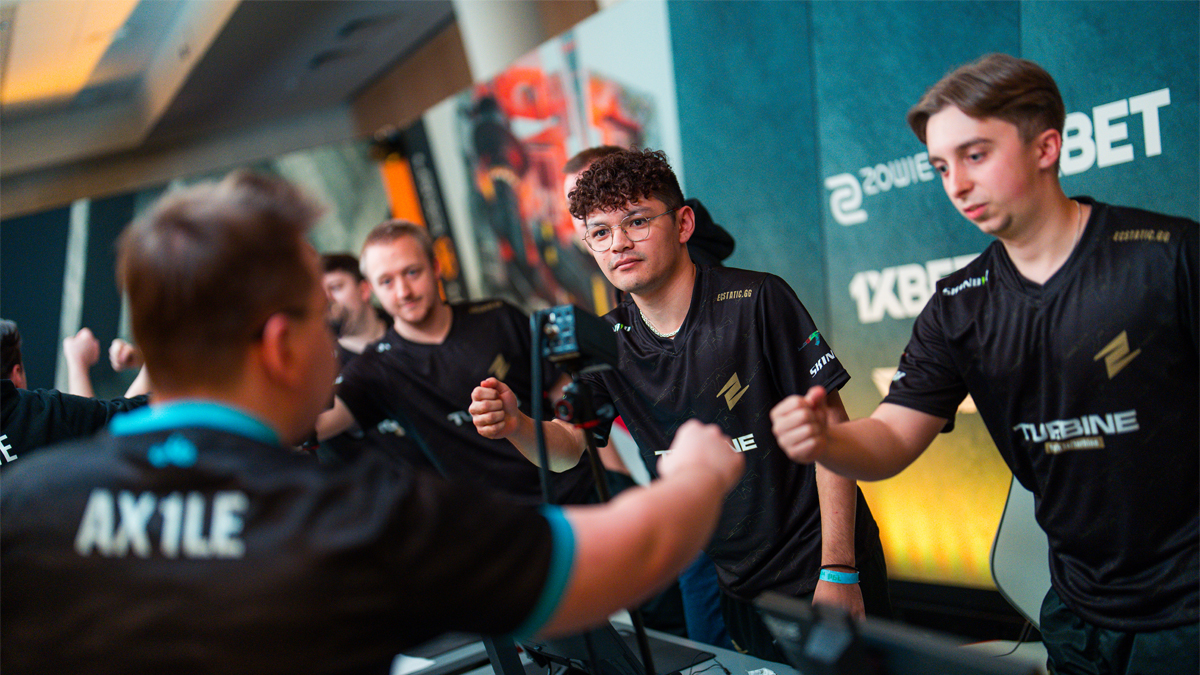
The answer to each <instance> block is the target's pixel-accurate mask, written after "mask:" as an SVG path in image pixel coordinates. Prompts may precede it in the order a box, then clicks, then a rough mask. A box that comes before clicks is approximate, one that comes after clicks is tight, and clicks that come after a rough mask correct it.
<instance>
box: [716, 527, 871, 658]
mask: <svg viewBox="0 0 1200 675" xmlns="http://www.w3.org/2000/svg"><path fill="white" fill-rule="evenodd" d="M855 558H856V560H857V563H858V574H859V587H860V588H861V590H862V596H863V607H864V609H866V612H867V615H868V616H873V617H876V618H880V619H891V618H892V600H891V596H890V595H889V594H888V585H887V562H886V561H885V560H884V557H883V545H882V544H880V542H879V537H878V536H875V537H873V538H872V539H871V541H870V542H869V543H868V545H867V546H866V547H862V546H861V545H860V547H859V550H858V551H857V552H856V555H855ZM799 597H800V599H801V600H805V601H807V602H812V598H813V594H812V593H807V594H805V595H802V596H799ZM721 611H722V612H723V613H724V615H725V626H726V628H728V629H729V637H730V638H732V639H733V643H734V646H735V648H737V650H738V651H740V652H743V653H746V654H750V655H751V656H755V657H758V658H760V659H766V660H768V661H775V662H777V663H787V658H786V657H785V656H784V654H783V651H781V650H780V649H779V647H778V646H777V645H776V644H775V639H774V638H773V637H772V636H771V632H770V631H769V630H767V625H766V624H765V623H763V620H762V616H761V615H760V614H759V613H758V610H757V609H755V608H754V605H753V604H752V603H749V602H746V601H744V600H741V599H738V598H735V597H733V596H731V595H729V594H728V593H722V594H721Z"/></svg>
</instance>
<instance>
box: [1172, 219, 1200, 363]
mask: <svg viewBox="0 0 1200 675" xmlns="http://www.w3.org/2000/svg"><path fill="white" fill-rule="evenodd" d="M1198 259H1200V227H1198V226H1197V224H1196V223H1195V222H1192V223H1191V224H1190V226H1188V227H1185V228H1184V232H1183V242H1182V245H1181V246H1180V247H1179V262H1178V263H1177V265H1176V274H1175V279H1176V285H1177V291H1176V292H1177V293H1178V294H1179V301H1180V317H1179V318H1180V323H1181V325H1183V327H1184V329H1185V330H1187V331H1188V333H1189V337H1190V338H1191V340H1192V347H1193V348H1194V349H1195V350H1196V351H1197V352H1198V353H1200V326H1198V325H1197V323H1198V315H1200V288H1198V284H1197V278H1198V276H1200V269H1198V268H1200V262H1198Z"/></svg>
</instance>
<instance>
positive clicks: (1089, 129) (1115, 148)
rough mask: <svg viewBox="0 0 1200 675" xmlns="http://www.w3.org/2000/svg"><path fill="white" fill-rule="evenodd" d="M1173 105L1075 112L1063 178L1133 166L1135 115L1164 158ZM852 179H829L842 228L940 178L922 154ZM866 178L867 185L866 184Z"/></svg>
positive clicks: (1146, 142) (1157, 100)
mask: <svg viewBox="0 0 1200 675" xmlns="http://www.w3.org/2000/svg"><path fill="white" fill-rule="evenodd" d="M1170 104H1171V90H1170V89H1169V88H1164V89H1158V90H1156V91H1152V92H1149V93H1145V94H1139V95H1137V96H1131V97H1129V98H1127V99H1126V98H1123V99H1120V100H1117V101H1113V102H1112V103H1105V104H1103V105H1098V106H1096V107H1094V108H1092V114H1091V115H1090V116H1089V115H1088V114H1087V113H1082V112H1073V113H1070V114H1069V115H1067V119H1066V124H1065V126H1064V129H1063V147H1062V157H1061V159H1060V160H1059V169H1060V171H1061V172H1062V174H1063V175H1067V176H1071V175H1074V174H1078V173H1083V172H1084V171H1087V170H1088V169H1091V168H1092V167H1093V166H1096V167H1101V168H1103V167H1108V166H1114V165H1117V164H1124V163H1126V162H1132V161H1133V159H1134V156H1135V154H1134V146H1133V144H1132V143H1131V142H1123V141H1130V140H1131V139H1130V138H1129V125H1128V124H1127V123H1126V122H1124V121H1122V120H1124V119H1125V118H1126V117H1129V116H1130V115H1141V118H1142V148H1143V152H1144V153H1145V156H1146V157H1155V156H1158V155H1161V154H1162V152H1163V149H1162V133H1161V131H1160V127H1159V120H1158V111H1159V109H1160V108H1165V107H1167V106H1168V105H1170ZM857 174H858V176H855V174H852V173H839V174H837V175H835V176H829V177H828V178H826V179H825V189H826V190H829V212H830V214H831V215H832V216H833V219H834V221H836V222H837V223H838V224H839V225H846V226H850V225H859V224H861V223H865V222H867V211H866V209H865V208H863V198H864V196H865V197H873V196H875V195H877V194H880V193H883V192H889V191H890V190H892V189H893V188H905V187H908V186H910V185H916V184H917V183H925V182H929V181H932V180H933V179H934V178H936V177H937V173H936V172H935V171H934V170H933V167H931V166H930V165H929V154H928V153H925V152H919V153H917V154H915V155H912V156H909V157H901V158H900V159H893V160H889V161H886V162H880V163H878V164H874V165H872V166H864V167H863V168H861V169H859V170H858V171H857ZM860 178H861V181H860Z"/></svg>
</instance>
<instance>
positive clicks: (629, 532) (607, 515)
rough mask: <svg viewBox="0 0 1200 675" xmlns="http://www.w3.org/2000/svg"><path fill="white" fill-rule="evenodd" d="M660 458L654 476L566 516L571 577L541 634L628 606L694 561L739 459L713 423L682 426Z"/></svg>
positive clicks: (561, 631) (576, 627) (571, 629)
mask: <svg viewBox="0 0 1200 675" xmlns="http://www.w3.org/2000/svg"><path fill="white" fill-rule="evenodd" d="M671 450H672V452H670V453H667V454H665V455H663V457H662V459H661V460H660V461H659V465H658V469H659V471H658V472H659V476H660V479H659V480H657V481H655V482H654V483H652V484H651V485H650V486H649V487H646V488H634V489H630V490H626V491H624V492H622V493H621V494H620V495H618V496H617V497H616V498H615V499H613V501H611V502H609V503H607V504H604V505H601V506H592V507H573V508H569V509H567V511H566V515H567V519H568V520H569V521H570V523H571V527H572V529H573V530H574V531H575V540H576V549H575V561H574V566H573V568H572V573H571V579H570V581H569V582H568V583H567V587H566V590H565V592H564V594H563V597H562V599H561V600H560V602H559V605H558V607H557V609H556V610H555V612H554V614H553V615H552V616H551V618H550V620H549V621H548V622H547V623H546V624H545V625H544V626H543V627H542V629H541V631H540V634H541V635H542V636H544V637H554V636H558V635H568V634H571V633H576V632H578V631H580V630H582V629H584V628H588V627H590V626H594V625H595V624H597V623H599V622H602V621H603V620H604V619H605V618H606V617H607V616H609V615H610V614H612V613H613V612H615V611H617V610H619V609H621V608H625V607H631V606H636V605H637V604H638V603H639V602H640V601H641V600H643V599H644V598H646V597H648V596H650V595H652V594H653V593H654V592H656V591H658V590H659V589H661V588H662V587H663V586H665V585H666V584H667V583H669V582H670V581H671V579H673V578H674V577H675V576H676V575H678V574H679V572H680V571H682V570H683V569H684V568H685V567H687V565H688V564H690V563H691V562H692V560H694V559H695V557H696V554H697V553H698V552H699V551H700V549H701V548H702V547H703V546H704V545H705V544H707V543H708V540H709V538H710V537H711V536H712V533H713V529H714V528H715V527H716V524H717V517H718V516H719V515H720V512H721V507H722V505H723V504H724V499H725V495H726V494H727V493H728V492H729V490H731V489H732V488H733V486H734V485H736V484H737V482H738V480H739V479H740V477H741V475H742V470H743V466H744V460H743V459H742V456H741V455H739V454H737V453H735V452H733V450H732V448H731V447H730V445H729V439H728V437H726V436H725V435H724V434H723V433H721V431H720V429H719V428H718V427H716V426H714V425H703V424H700V423H699V422H696V421H694V420H693V421H689V422H687V423H686V424H684V425H683V426H682V427H680V428H679V432H678V433H677V434H676V435H675V440H674V442H673V443H672V445H671Z"/></svg>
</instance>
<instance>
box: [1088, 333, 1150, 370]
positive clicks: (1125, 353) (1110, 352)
mask: <svg viewBox="0 0 1200 675" xmlns="http://www.w3.org/2000/svg"><path fill="white" fill-rule="evenodd" d="M1141 353H1142V350H1140V349H1138V350H1136V351H1133V352H1131V351H1129V336H1128V335H1126V332H1125V331H1121V334H1120V335H1118V336H1117V337H1116V339H1114V340H1113V341H1112V342H1110V343H1108V344H1107V345H1105V347H1104V349H1101V350H1100V351H1099V353H1097V354H1096V355H1095V356H1093V357H1092V360H1093V361H1099V360H1100V359H1104V366H1105V368H1107V369H1108V379H1110V380H1111V379H1113V377H1115V376H1116V374H1117V373H1119V372H1121V369H1123V368H1124V367H1125V366H1127V365H1129V362H1130V361H1132V360H1133V359H1134V358H1135V357H1137V355H1138V354H1141Z"/></svg>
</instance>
